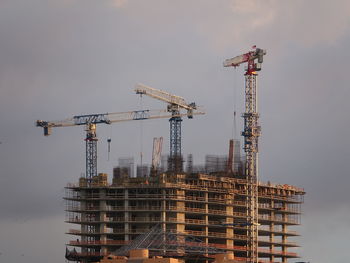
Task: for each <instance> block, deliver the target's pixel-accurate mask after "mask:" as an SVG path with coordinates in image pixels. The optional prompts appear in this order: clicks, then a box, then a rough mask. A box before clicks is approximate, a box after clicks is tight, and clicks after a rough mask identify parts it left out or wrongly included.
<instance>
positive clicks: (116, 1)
mask: <svg viewBox="0 0 350 263" xmlns="http://www.w3.org/2000/svg"><path fill="white" fill-rule="evenodd" d="M127 3H128V0H113V1H112V4H113V6H114V7H116V8H121V7H124V6H125V5H126V4H127Z"/></svg>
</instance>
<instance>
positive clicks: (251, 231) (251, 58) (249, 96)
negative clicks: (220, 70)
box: [224, 46, 266, 263]
mask: <svg viewBox="0 0 350 263" xmlns="http://www.w3.org/2000/svg"><path fill="white" fill-rule="evenodd" d="M264 55H266V51H265V50H263V49H260V48H256V47H255V46H254V47H253V50H252V51H249V52H248V53H245V54H243V55H239V56H237V57H234V58H231V59H226V60H225V61H224V67H237V66H239V65H240V64H243V63H247V64H248V66H247V68H246V69H245V74H244V75H245V112H244V113H243V115H242V117H243V118H244V130H243V132H242V136H243V137H244V151H245V154H246V163H245V175H246V178H247V188H248V192H247V202H246V209H247V217H248V218H247V219H248V222H247V223H248V224H247V227H248V231H247V262H250V263H258V139H259V136H260V131H261V128H260V126H259V123H258V120H259V113H258V107H257V106H258V97H257V82H256V78H257V76H258V74H257V71H260V70H261V64H262V62H263V56H264Z"/></svg>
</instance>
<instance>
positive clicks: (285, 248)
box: [282, 202, 288, 263]
mask: <svg viewBox="0 0 350 263" xmlns="http://www.w3.org/2000/svg"><path fill="white" fill-rule="evenodd" d="M286 209H287V204H286V203H285V202H283V204H282V210H286ZM287 220H288V216H287V214H286V213H282V221H283V223H282V254H283V256H282V262H283V263H287V257H285V254H286V253H287V246H286V243H287V236H286V232H287V224H286V223H285V222H286V221H287Z"/></svg>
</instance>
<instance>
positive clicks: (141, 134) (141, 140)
mask: <svg viewBox="0 0 350 263" xmlns="http://www.w3.org/2000/svg"><path fill="white" fill-rule="evenodd" d="M142 109H143V100H142V94H140V110H142ZM142 161H143V122H142V121H140V165H141V171H142V165H143V162H142Z"/></svg>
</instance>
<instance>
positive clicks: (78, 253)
mask: <svg viewBox="0 0 350 263" xmlns="http://www.w3.org/2000/svg"><path fill="white" fill-rule="evenodd" d="M235 165H236V166H237V164H235ZM209 168H210V173H204V172H200V171H199V172H198V170H200V169H198V168H197V172H193V170H195V169H193V167H191V169H190V171H189V172H187V171H186V172H182V173H173V172H171V173H170V172H169V173H167V172H159V173H157V174H156V175H155V176H146V177H130V175H128V173H123V171H124V170H123V169H120V168H119V167H118V168H116V169H115V174H114V178H113V181H112V183H111V184H109V183H108V181H107V175H106V174H99V175H98V176H96V177H94V178H93V182H92V184H90V185H88V184H87V183H86V179H85V178H81V179H80V181H79V183H78V184H70V185H68V186H67V187H66V190H67V191H66V197H65V199H66V204H67V208H66V210H67V222H68V223H72V224H75V225H77V226H79V228H78V229H71V230H69V232H68V234H71V235H74V236H75V237H76V238H74V240H72V241H70V242H69V244H68V245H69V246H71V247H75V248H74V249H73V250H67V255H66V257H67V259H69V260H72V261H82V262H94V261H98V260H99V259H100V258H101V257H102V256H104V255H108V254H110V253H112V252H114V251H115V250H116V249H118V248H120V247H121V246H123V245H125V244H128V243H130V242H131V241H132V240H134V239H135V238H136V237H137V236H139V235H140V234H144V233H146V232H147V231H149V230H150V229H151V228H152V227H153V226H154V225H156V224H159V225H160V226H161V228H162V229H163V230H164V231H165V232H171V233H174V234H175V235H178V236H179V240H182V241H184V242H186V240H188V238H189V237H195V238H196V239H197V240H201V241H202V242H203V244H204V245H205V246H207V247H208V248H218V249H220V250H222V251H223V253H227V252H228V253H230V252H233V253H234V256H235V259H238V260H239V259H242V260H245V259H246V257H247V253H246V252H247V228H248V225H247V222H248V219H247V211H246V200H247V180H246V179H245V178H244V176H243V175H242V174H241V173H240V172H239V171H238V172H232V170H231V171H222V169H221V171H218V170H217V171H214V170H215V169H214V170H213V169H212V167H209ZM118 169H119V170H118ZM124 172H125V171H124ZM304 194H305V193H304V190H303V189H300V188H298V187H295V186H291V185H277V184H272V183H262V182H259V183H258V196H259V198H258V208H259V210H258V211H259V215H258V220H259V224H260V225H259V230H258V234H259V241H258V245H259V249H258V255H259V262H288V259H291V258H297V257H298V256H297V254H296V253H295V252H293V250H292V248H293V247H297V246H298V245H297V244H296V243H295V242H292V241H290V238H291V237H294V236H298V234H297V232H295V231H292V230H289V227H290V226H294V225H298V224H299V223H300V214H301V209H300V208H301V204H302V202H303V195H304ZM190 245H191V244H189V246H190ZM76 248H77V249H76ZM150 253H151V254H152V253H153V255H162V256H173V257H174V256H176V257H178V258H180V259H184V260H186V261H187V262H190V261H191V258H190V257H189V255H188V253H186V246H185V247H184V248H183V250H182V251H179V253H177V255H174V253H170V252H169V251H166V249H164V251H153V252H152V250H150ZM204 254H205V253H204ZM207 256H208V255H207ZM197 260H198V259H197ZM203 260H208V258H206V257H205V255H203Z"/></svg>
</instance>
